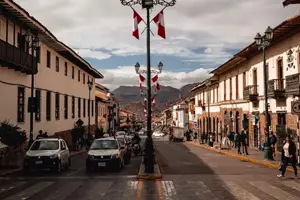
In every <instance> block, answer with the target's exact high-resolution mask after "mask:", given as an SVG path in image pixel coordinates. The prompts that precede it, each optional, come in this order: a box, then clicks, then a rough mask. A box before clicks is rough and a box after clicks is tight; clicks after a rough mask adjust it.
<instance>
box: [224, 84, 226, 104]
mask: <svg viewBox="0 0 300 200" xmlns="http://www.w3.org/2000/svg"><path fill="white" fill-rule="evenodd" d="M224 101H226V80H225V81H224Z"/></svg>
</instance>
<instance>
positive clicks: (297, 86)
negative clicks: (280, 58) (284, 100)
mask: <svg viewBox="0 0 300 200" xmlns="http://www.w3.org/2000/svg"><path fill="white" fill-rule="evenodd" d="M285 80H286V88H285V94H286V95H293V96H299V95H300V73H298V74H293V75H289V76H286V77H285Z"/></svg>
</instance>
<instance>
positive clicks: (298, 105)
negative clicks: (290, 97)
mask: <svg viewBox="0 0 300 200" xmlns="http://www.w3.org/2000/svg"><path fill="white" fill-rule="evenodd" d="M291 113H292V114H294V115H300V101H292V102H291Z"/></svg>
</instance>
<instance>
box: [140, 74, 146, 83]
mask: <svg viewBox="0 0 300 200" xmlns="http://www.w3.org/2000/svg"><path fill="white" fill-rule="evenodd" d="M144 81H145V77H143V76H142V75H141V74H140V82H144Z"/></svg>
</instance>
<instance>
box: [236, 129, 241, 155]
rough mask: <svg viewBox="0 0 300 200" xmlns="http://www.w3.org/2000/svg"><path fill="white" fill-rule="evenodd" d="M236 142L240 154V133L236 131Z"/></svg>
mask: <svg viewBox="0 0 300 200" xmlns="http://www.w3.org/2000/svg"><path fill="white" fill-rule="evenodd" d="M236 143H237V153H238V154H242V153H241V134H240V133H237V137H236Z"/></svg>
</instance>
